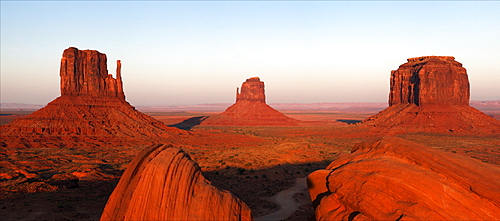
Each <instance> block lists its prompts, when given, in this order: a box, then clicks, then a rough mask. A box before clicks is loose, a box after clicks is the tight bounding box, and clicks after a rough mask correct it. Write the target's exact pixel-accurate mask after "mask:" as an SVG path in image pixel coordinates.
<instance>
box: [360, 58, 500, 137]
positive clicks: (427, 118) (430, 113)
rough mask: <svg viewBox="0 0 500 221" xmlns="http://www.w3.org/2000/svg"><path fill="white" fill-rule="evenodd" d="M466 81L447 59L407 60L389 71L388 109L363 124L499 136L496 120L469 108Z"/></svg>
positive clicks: (456, 65)
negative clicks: (494, 134)
mask: <svg viewBox="0 0 500 221" xmlns="http://www.w3.org/2000/svg"><path fill="white" fill-rule="evenodd" d="M469 96H470V92H469V80H468V76H467V71H466V70H465V68H463V67H462V64H461V63H459V62H457V61H455V58H454V57H449V56H425V57H418V58H410V59H408V62H407V63H404V64H402V65H401V66H399V68H398V69H397V70H395V71H392V72H391V80H390V93H389V107H388V108H387V109H385V110H383V111H381V112H380V113H378V114H377V115H375V116H372V117H370V118H368V119H366V120H364V121H363V124H365V125H371V126H374V127H376V128H381V129H391V130H404V131H408V130H409V131H430V132H467V133H470V132H474V133H500V121H498V120H496V119H494V118H492V117H489V116H487V115H485V114H484V113H482V112H480V111H478V110H477V109H475V108H472V107H470V106H469Z"/></svg>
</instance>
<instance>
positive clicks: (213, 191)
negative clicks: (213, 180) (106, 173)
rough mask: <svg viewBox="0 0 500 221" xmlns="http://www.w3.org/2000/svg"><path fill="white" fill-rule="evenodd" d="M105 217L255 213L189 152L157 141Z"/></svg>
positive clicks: (247, 216)
mask: <svg viewBox="0 0 500 221" xmlns="http://www.w3.org/2000/svg"><path fill="white" fill-rule="evenodd" d="M101 220H252V215H251V210H250V209H249V207H248V206H247V205H246V204H245V203H244V202H243V201H241V200H240V199H238V198H237V197H235V196H234V195H233V194H232V193H230V192H228V191H225V190H221V189H219V188H217V187H214V186H212V185H211V184H210V182H209V181H207V180H206V179H205V177H204V176H203V174H202V172H201V170H200V168H199V166H198V164H196V162H194V161H192V160H191V159H190V157H189V156H188V155H187V154H186V153H185V152H184V151H182V150H181V149H178V148H173V147H172V146H171V145H154V146H151V147H150V148H146V149H145V150H143V151H142V152H141V153H140V154H139V155H137V156H136V157H135V158H134V160H132V162H131V163H130V164H129V166H128V168H127V170H125V173H124V174H123V176H122V177H121V179H120V181H119V182H118V185H117V186H116V188H115V190H114V191H113V193H112V194H111V196H110V198H109V200H108V202H107V204H106V207H105V208H104V212H103V214H102V216H101Z"/></svg>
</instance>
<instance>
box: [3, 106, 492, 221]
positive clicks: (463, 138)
mask: <svg viewBox="0 0 500 221" xmlns="http://www.w3.org/2000/svg"><path fill="white" fill-rule="evenodd" d="M229 105H230V104H210V105H207V104H204V105H187V106H168V107H165V106H163V107H161V106H158V107H137V109H138V110H139V111H141V112H143V113H145V114H147V115H150V116H152V117H154V118H155V119H157V120H159V121H161V122H163V123H164V124H166V125H169V126H171V127H179V128H182V130H183V131H184V132H185V134H181V135H180V138H177V139H181V140H182V142H179V143H178V144H175V146H176V147H179V148H182V149H183V150H184V151H185V152H187V153H188V154H189V155H190V156H191V158H192V159H193V160H194V161H196V162H197V163H198V164H199V166H200V167H201V169H202V171H203V173H204V175H205V176H206V177H207V179H208V180H209V181H210V182H212V184H214V185H215V186H217V187H220V188H222V189H225V190H228V191H230V192H232V193H233V194H235V195H236V196H237V197H238V198H240V199H242V200H243V201H244V202H245V203H246V204H247V205H248V206H249V207H250V208H251V209H252V212H253V216H254V218H256V219H258V218H259V217H261V216H264V215H266V214H269V213H272V212H275V211H277V210H279V208H280V206H279V205H277V204H276V203H274V202H273V201H272V198H273V196H274V195H275V194H277V193H278V192H280V191H283V190H286V189H288V188H290V187H292V186H293V185H294V184H295V182H296V180H297V178H305V177H306V176H307V175H308V174H310V173H311V172H313V171H315V170H318V169H324V168H325V167H326V166H327V165H328V164H330V163H331V162H332V161H334V160H336V159H337V158H339V156H341V155H343V154H347V153H350V151H351V149H352V148H353V147H354V146H355V145H356V144H357V143H360V142H362V141H366V140H372V139H376V138H380V137H384V136H387V135H388V134H387V133H385V132H374V131H372V130H370V129H368V128H365V127H360V126H359V124H357V123H358V122H361V121H363V120H365V119H366V118H368V117H370V116H373V115H375V114H377V113H378V112H379V111H381V110H383V109H384V108H386V107H387V104H384V103H318V104H271V106H273V107H275V108H276V109H277V110H279V111H281V112H282V113H284V114H285V115H286V116H288V117H291V118H294V119H297V120H300V121H301V123H300V124H298V125H296V126H209V125H208V126H207V125H200V124H199V121H197V120H196V119H199V118H203V117H205V116H211V115H215V114H219V113H221V112H222V111H224V109H225V108H226V107H227V106H229ZM471 106H473V107H475V108H477V109H478V110H481V111H482V112H484V113H485V114H487V115H489V116H492V117H494V118H496V119H497V120H500V102H499V101H485V102H480V101H472V102H471ZM4 107H7V108H10V109H2V113H1V116H0V120H1V123H2V125H4V124H7V123H10V122H11V121H13V120H14V119H15V118H18V117H21V116H25V115H28V114H30V113H32V112H33V111H34V110H35V109H37V108H39V107H31V106H27V107H23V106H19V105H14V104H11V105H10V106H8V105H4ZM193 119H195V120H194V121H193ZM390 135H391V136H396V137H401V138H404V139H406V140H410V141H414V142H416V143H420V144H423V145H426V146H428V147H431V148H434V149H439V150H442V151H446V152H451V153H456V154H460V155H464V156H468V157H472V158H475V159H477V160H480V161H483V162H486V163H489V164H495V165H499V164H500V149H499V148H498V147H499V146H500V135H498V134H480V133H479V134H467V133H454V132H448V133H429V132H405V131H399V132H392V133H391V134H390ZM30 142H31V141H30ZM79 142H81V141H74V140H73V141H71V140H69V141H65V142H55V141H54V145H63V146H71V148H60V147H58V146H54V147H43V148H31V147H29V146H28V145H27V146H26V147H24V148H16V149H14V150H13V149H9V150H6V149H4V148H3V146H2V153H1V156H0V157H1V162H2V165H1V170H0V174H1V175H2V177H1V179H0V191H1V192H2V194H1V199H0V209H1V213H2V219H4V220H38V219H50V220H80V219H82V220H89V219H92V220H96V219H99V218H100V216H101V213H102V211H103V209H104V206H105V204H106V202H107V200H108V198H109V196H110V194H111V192H112V191H113V189H114V187H115V186H116V184H117V182H118V180H119V178H120V176H121V174H122V173H123V172H124V170H125V169H126V168H127V165H128V164H129V162H130V161H131V160H132V159H133V157H134V156H135V155H137V154H138V153H139V152H140V151H141V150H142V149H144V148H146V147H147V146H149V145H150V144H149V143H148V142H145V143H144V144H133V145H127V144H123V143H116V144H115V143H113V142H112V141H110V142H109V143H106V142H103V143H101V144H100V145H97V146H96V145H94V146H92V147H89V146H88V145H78V144H75V143H79ZM28 143H29V142H28ZM61 143H62V144H61ZM2 145H4V144H2ZM12 171H15V172H12ZM54 174H74V175H76V177H74V179H73V182H72V181H71V179H70V180H65V181H64V182H65V183H57V182H61V181H57V180H54V179H53V175H54ZM16 177H17V178H16ZM51 179H52V180H51ZM293 200H294V201H296V202H297V204H299V205H300V206H299V208H298V209H297V210H296V211H294V212H293V214H292V215H291V216H290V217H288V218H287V220H309V219H313V217H314V209H313V206H312V204H311V202H310V198H309V194H308V192H307V188H302V189H301V191H298V192H297V193H295V194H294V195H293Z"/></svg>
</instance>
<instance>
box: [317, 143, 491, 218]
mask: <svg viewBox="0 0 500 221" xmlns="http://www.w3.org/2000/svg"><path fill="white" fill-rule="evenodd" d="M499 174H500V167H498V166H496V165H493V164H487V163H483V162H480V161H477V160H475V159H472V158H468V157H466V156H462V155H458V154H453V153H448V152H442V151H439V150H435V149H432V148H429V147H426V146H422V145H419V144H416V143H413V142H410V141H407V140H404V139H401V138H395V137H385V138H382V139H380V140H376V141H368V142H364V143H361V144H358V145H357V146H355V147H354V148H353V149H352V153H351V154H347V155H344V156H343V157H340V158H339V159H337V160H335V161H334V162H332V163H331V164H330V165H329V166H328V167H327V168H326V169H325V170H318V171H315V172H313V173H311V174H310V175H309V176H308V186H309V193H310V196H311V201H312V202H313V206H314V207H315V215H316V220H498V219H500V189H498V187H499V186H500V180H499V179H498V175H499Z"/></svg>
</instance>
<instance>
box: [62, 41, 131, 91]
mask: <svg viewBox="0 0 500 221" xmlns="http://www.w3.org/2000/svg"><path fill="white" fill-rule="evenodd" d="M117 63H118V64H117V70H116V75H117V76H116V79H115V78H113V76H112V75H110V74H108V69H107V58H106V55H105V54H103V53H100V52H98V51H95V50H78V49H77V48H74V47H71V48H68V49H66V50H64V53H63V56H62V59H61V69H60V76H61V95H62V96H64V95H69V96H76V95H89V96H95V97H118V98H121V99H125V95H124V93H123V83H122V79H121V70H120V69H121V63H120V61H117Z"/></svg>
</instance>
